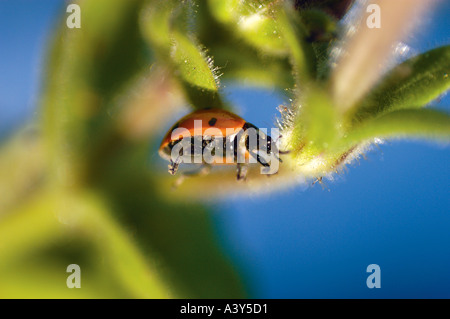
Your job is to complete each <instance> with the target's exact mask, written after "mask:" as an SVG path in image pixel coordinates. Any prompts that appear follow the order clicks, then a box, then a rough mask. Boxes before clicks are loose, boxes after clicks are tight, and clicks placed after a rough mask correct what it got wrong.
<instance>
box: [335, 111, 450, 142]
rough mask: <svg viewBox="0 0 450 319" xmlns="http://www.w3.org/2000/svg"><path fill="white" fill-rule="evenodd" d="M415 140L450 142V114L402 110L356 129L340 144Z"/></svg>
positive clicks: (365, 123)
mask: <svg viewBox="0 0 450 319" xmlns="http://www.w3.org/2000/svg"><path fill="white" fill-rule="evenodd" d="M405 137H409V138H411V137H416V138H425V139H433V140H442V141H446V142H448V141H450V115H449V114H447V113H444V112H441V111H437V110H431V109H419V110H418V109H403V110H397V111H393V112H391V113H388V114H386V115H383V116H380V117H379V118H375V119H371V120H367V121H365V122H363V123H361V124H360V125H358V126H355V127H354V128H353V129H352V130H351V131H350V132H349V133H348V134H347V135H346V137H345V138H343V139H342V140H341V141H340V142H339V143H338V145H339V149H350V148H351V147H353V146H355V145H356V144H359V143H363V142H367V141H370V140H372V139H374V138H405Z"/></svg>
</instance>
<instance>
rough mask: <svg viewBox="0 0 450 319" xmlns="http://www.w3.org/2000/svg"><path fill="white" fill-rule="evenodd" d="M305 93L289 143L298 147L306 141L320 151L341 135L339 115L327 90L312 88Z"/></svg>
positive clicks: (295, 147)
mask: <svg viewBox="0 0 450 319" xmlns="http://www.w3.org/2000/svg"><path fill="white" fill-rule="evenodd" d="M305 94H306V97H305V98H304V99H303V100H302V101H301V102H300V104H301V107H300V112H299V114H298V115H297V118H296V120H295V124H294V134H293V135H292V137H291V139H292V142H290V143H289V144H292V145H294V149H298V148H301V147H300V146H301V145H303V144H304V143H305V142H306V143H308V144H309V145H310V146H313V147H314V148H316V149H317V150H318V152H320V151H321V150H324V149H326V148H327V147H328V146H329V145H330V144H332V143H333V142H334V140H335V139H337V138H338V137H339V133H338V123H339V121H338V115H337V114H336V111H335V108H334V107H333V104H332V103H331V99H330V98H329V96H328V95H327V92H326V91H325V90H323V89H320V88H311V89H310V90H309V91H308V92H306V93H305Z"/></svg>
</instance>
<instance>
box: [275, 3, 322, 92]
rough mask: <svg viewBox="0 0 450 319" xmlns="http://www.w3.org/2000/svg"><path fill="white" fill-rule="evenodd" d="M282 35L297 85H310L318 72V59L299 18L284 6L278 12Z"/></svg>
mask: <svg viewBox="0 0 450 319" xmlns="http://www.w3.org/2000/svg"><path fill="white" fill-rule="evenodd" d="M277 19H278V21H279V28H280V33H281V35H282V37H283V39H284V41H285V42H286V45H287V46H288V48H289V53H290V56H291V63H292V64H293V71H294V75H295V76H296V78H297V85H298V86H300V87H303V86H306V85H308V83H309V82H310V80H311V79H314V77H315V76H316V72H317V65H316V57H315V54H314V51H313V49H312V47H311V45H310V44H308V43H306V41H305V40H306V36H307V35H306V32H305V30H304V27H303V26H302V24H301V21H300V20H299V18H298V16H296V15H294V13H293V12H292V9H289V8H288V7H287V6H284V7H282V8H280V9H279V10H278V13H277Z"/></svg>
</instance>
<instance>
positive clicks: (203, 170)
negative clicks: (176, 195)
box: [172, 163, 211, 189]
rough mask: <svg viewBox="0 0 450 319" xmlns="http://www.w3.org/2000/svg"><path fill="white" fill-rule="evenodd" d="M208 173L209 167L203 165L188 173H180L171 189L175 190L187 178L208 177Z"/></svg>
mask: <svg viewBox="0 0 450 319" xmlns="http://www.w3.org/2000/svg"><path fill="white" fill-rule="evenodd" d="M210 171H211V165H209V164H207V163H205V164H203V165H202V166H201V167H200V169H197V170H194V171H190V172H182V173H181V175H180V177H178V178H177V180H176V181H175V183H174V184H173V186H172V189H176V188H177V187H178V186H180V185H181V184H182V183H183V182H184V180H185V179H186V178H188V177H195V176H203V175H208V174H209V172H210Z"/></svg>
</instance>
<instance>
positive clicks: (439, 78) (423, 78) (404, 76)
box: [353, 46, 450, 121]
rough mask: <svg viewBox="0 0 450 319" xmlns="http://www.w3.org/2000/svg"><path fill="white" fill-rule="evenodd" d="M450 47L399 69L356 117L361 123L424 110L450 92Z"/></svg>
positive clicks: (380, 85)
mask: <svg viewBox="0 0 450 319" xmlns="http://www.w3.org/2000/svg"><path fill="white" fill-rule="evenodd" d="M449 73H450V46H445V47H440V48H437V49H434V50H431V51H428V52H426V53H423V54H421V55H419V56H416V57H414V58H412V59H409V60H407V61H405V62H404V63H402V64H400V65H398V66H397V67H395V68H394V69H393V70H392V71H391V72H389V74H388V75H386V76H385V77H384V79H382V80H381V82H380V84H378V85H377V86H376V87H375V88H374V89H373V91H372V92H371V93H370V94H369V95H368V96H367V97H366V98H365V99H364V100H363V102H362V103H361V105H359V106H358V107H357V108H355V109H356V114H354V115H353V118H354V120H357V121H360V120H362V119H365V118H368V117H374V116H379V115H382V114H385V113H387V112H391V111H394V110H399V109H404V108H421V107H423V106H425V105H426V104H428V103H430V102H431V101H433V100H434V99H436V98H437V97H438V96H439V95H441V94H443V93H444V92H445V91H447V90H448V89H450V74H449Z"/></svg>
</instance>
